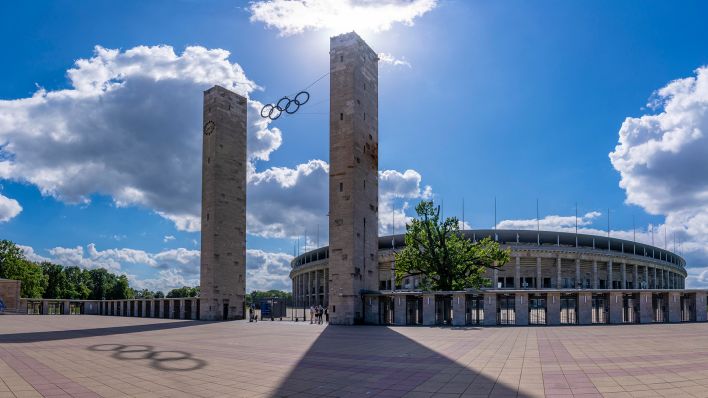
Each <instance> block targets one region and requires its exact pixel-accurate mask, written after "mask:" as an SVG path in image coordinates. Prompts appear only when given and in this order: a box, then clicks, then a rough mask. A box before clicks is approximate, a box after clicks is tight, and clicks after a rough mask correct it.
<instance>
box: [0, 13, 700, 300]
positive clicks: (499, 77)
mask: <svg viewBox="0 0 708 398" xmlns="http://www.w3.org/2000/svg"><path fill="white" fill-rule="evenodd" d="M306 2H307V3H308V6H309V7H310V8H309V12H308V13H306V14H303V13H301V12H300V11H299V9H298V7H297V6H298V5H299V4H301V3H300V2H296V3H295V4H293V3H288V2H284V1H280V0H278V1H274V2H261V1H257V2H253V3H248V2H238V1H153V2H131V1H122V2H107V1H105V2H88V1H80V2H77V1H55V2H43V3H34V2H20V3H17V2H16V3H3V4H1V5H0V44H1V46H0V47H1V48H2V49H3V51H4V57H3V59H4V60H5V61H6V62H2V63H0V76H2V77H0V79H1V82H2V84H0V143H1V145H2V151H1V152H0V178H1V180H0V184H1V185H2V189H1V190H0V195H2V200H0V219H2V220H4V221H3V222H0V237H2V238H7V239H11V240H13V241H16V242H17V243H19V244H21V245H23V246H25V247H26V251H27V252H28V253H31V255H32V256H35V257H34V258H37V259H40V258H49V259H52V260H54V261H58V262H61V263H64V264H69V265H71V264H77V265H81V266H84V267H95V266H107V267H110V268H112V269H114V270H116V271H118V272H125V273H127V274H129V275H130V276H131V279H132V280H133V281H134V285H136V286H140V287H148V288H161V289H164V288H168V287H172V286H177V285H179V284H181V283H193V282H195V281H196V280H198V242H199V232H198V228H195V226H194V225H193V224H191V225H190V224H189V222H190V220H192V221H193V220H194V217H198V212H197V213H195V210H194V209H197V210H198V206H199V203H198V201H196V200H194V198H198V189H199V181H198V173H195V170H196V171H198V166H199V165H198V164H197V163H198V161H199V160H200V159H199V157H200V151H199V144H200V139H201V138H200V134H199V133H200V131H199V128H200V125H201V120H200V118H201V113H200V112H201V110H200V108H199V101H200V98H201V90H203V89H205V88H206V87H208V86H209V85H211V84H215V83H220V84H225V83H229V84H234V88H235V89H237V90H240V89H244V90H246V91H245V92H244V93H247V94H248V95H249V97H250V98H251V99H252V100H253V101H259V102H260V103H267V102H270V101H274V100H275V99H277V98H279V97H280V96H282V95H285V94H288V93H292V92H293V91H296V90H298V89H300V88H303V87H306V86H307V85H309V84H310V83H311V82H312V81H314V80H315V79H316V78H317V77H319V76H321V75H322V74H323V73H325V72H326V71H327V70H328V60H329V56H328V46H329V41H328V37H329V36H331V35H333V34H336V33H339V32H341V31H346V30H350V29H351V28H354V29H356V30H357V32H359V33H360V34H361V35H362V36H363V37H364V39H365V40H367V42H368V43H369V44H370V45H371V47H372V48H373V49H374V50H375V51H377V52H380V53H385V54H386V56H385V57H384V56H382V59H386V60H388V62H384V61H382V62H381V63H380V66H379V68H380V70H379V80H380V92H379V115H380V125H379V131H380V152H379V160H380V168H381V170H382V172H383V171H388V172H385V173H384V174H383V175H382V182H381V194H380V195H381V201H382V206H381V208H382V212H381V213H382V214H381V217H382V220H385V222H382V225H381V231H382V232H384V231H390V229H391V226H390V222H389V219H390V212H391V209H392V206H395V207H396V208H397V209H398V210H397V211H398V212H400V211H401V208H402V207H403V206H405V204H406V203H407V204H408V206H409V207H408V208H407V210H405V212H406V214H407V216H411V215H412V209H411V207H412V206H413V205H414V204H415V203H416V202H417V201H418V200H420V199H421V198H427V197H432V198H434V199H435V200H437V201H440V202H444V206H445V213H446V214H447V215H458V216H459V215H460V213H461V207H462V198H464V200H465V216H466V217H465V218H466V221H467V223H468V224H470V225H471V226H472V227H475V228H477V227H481V228H488V227H491V226H492V225H493V223H494V219H493V216H494V213H493V201H494V197H495V196H496V198H497V204H498V221H499V222H500V227H509V228H511V227H528V225H529V220H531V219H534V218H535V217H536V214H535V212H536V199H538V200H539V201H540V211H541V218H544V222H543V227H545V228H547V229H561V230H562V229H564V228H570V227H571V224H572V227H573V228H574V222H575V221H574V217H573V216H574V214H575V204H576V203H577V204H578V207H579V212H580V214H581V216H582V217H581V227H582V228H583V229H586V230H587V231H588V232H593V231H597V230H606V228H607V210H608V209H610V215H611V228H612V230H613V234H615V236H623V237H631V235H632V227H633V220H634V224H635V225H636V227H637V229H638V236H639V239H644V240H648V239H650V238H649V236H650V234H649V232H648V228H649V225H650V224H651V225H654V226H655V227H654V228H655V229H656V230H657V231H658V232H657V233H656V234H655V235H656V237H655V239H656V241H657V242H658V243H657V244H659V245H663V243H662V242H663V228H664V227H665V228H666V229H667V230H668V233H667V235H668V236H669V240H670V243H669V246H670V247H671V246H673V240H672V236H673V235H674V234H675V235H676V236H677V240H678V241H679V242H681V248H680V250H681V252H682V253H683V254H684V256H685V257H686V258H687V259H688V261H689V265H690V266H691V267H692V268H691V269H690V270H689V273H690V275H691V276H690V278H689V285H690V286H704V285H708V272H706V271H708V250H707V249H706V247H707V246H706V245H707V244H708V239H706V238H705V237H704V236H705V235H706V234H705V232H708V214H706V213H705V212H706V211H705V209H706V208H708V170H707V169H708V161H707V160H705V159H708V158H707V157H704V156H703V155H708V144H707V143H706V138H705V137H703V133H702V131H704V130H708V116H706V115H708V112H706V109H708V83H702V82H705V81H706V80H707V79H708V71H706V70H705V69H701V67H703V66H705V65H708V40H707V39H708V24H706V23H705V16H706V15H708V5H706V3H705V2H698V1H696V2H681V3H680V4H677V3H675V2H659V1H642V2H630V1H628V2H616V1H596V2H563V1H538V2H522V1H510V2H486V1H438V2H435V1H433V0H416V1H411V2H406V1H396V0H391V1H390V2H388V3H387V4H386V8H379V9H374V8H376V7H377V6H376V5H374V6H372V5H371V4H369V5H361V4H358V2H356V1H353V0H352V1H344V2H339V3H338V4H339V7H340V9H342V10H343V12H342V15H336V14H332V12H331V11H328V10H330V9H328V8H327V7H323V5H325V6H326V3H328V1H326V0H321V1H316V0H307V1H306ZM362 7H363V8H362ZM366 7H369V8H366ZM286 8H287V11H288V12H286V13H284V14H283V13H278V12H277V11H282V10H284V9H286ZM95 46H101V47H102V48H104V49H113V50H117V51H116V52H115V53H113V55H110V54H108V53H104V55H103V56H99V55H100V54H99V53H98V52H95V51H96V50H94V47H95ZM139 46H147V47H139ZM153 46H171V47H172V51H173V54H172V55H170V54H167V53H165V52H164V51H160V50H158V49H159V48H162V49H163V50H164V49H165V48H166V47H159V48H158V47H153ZM189 46H192V48H199V49H202V50H203V51H201V50H200V51H196V52H195V54H197V56H195V57H191V58H188V57H185V56H184V52H185V50H186V49H187V47H189ZM135 48H143V50H140V51H137V50H135ZM131 49H132V50H133V53H136V52H139V53H140V54H139V55H136V56H129V55H128V54H130V51H131ZM218 49H223V50H226V51H228V52H229V55H228V56H225V55H224V56H219V55H218V54H222V55H223V53H217V50H218ZM91 59H93V60H94V61H95V62H93V63H88V64H89V65H91V66H90V67H89V66H83V67H82V66H81V65H80V64H78V63H77V64H75V62H76V61H77V60H91ZM195 59H196V60H195ZM395 60H398V61H400V62H398V63H396V62H393V61H395ZM155 61H159V62H157V63H156V62H155ZM185 64H189V65H191V67H192V68H185V69H179V68H180V67H183V66H184V65H185ZM126 65H127V66H126ZM165 65H168V66H165ZM169 65H176V66H174V67H175V68H177V69H178V70H179V71H180V72H178V73H177V74H176V75H171V74H170V73H171V72H170V71H171V69H170V68H171V67H172V66H169ZM195 66H198V67H199V68H202V69H203V70H204V71H206V72H204V73H203V74H199V73H197V72H194V71H193V70H194V68H193V67H195ZM72 68H73V69H76V70H78V71H79V72H78V73H76V74H75V75H74V76H75V80H74V81H72V80H71V75H70V74H69V73H68V72H67V71H68V70H70V69H72ZM199 68H197V69H199ZM224 68H226V69H227V71H226V72H225V71H224V70H225V69H224ZM202 69H199V70H202ZM96 70H99V71H103V72H105V71H110V72H111V73H115V74H116V75H115V76H110V78H111V79H113V80H110V81H108V83H106V82H104V83H106V84H109V85H110V83H111V82H113V81H114V80H115V81H119V82H120V84H119V85H116V86H111V87H109V88H106V87H103V88H100V87H99V88H95V87H94V88H84V89H78V88H77V85H79V84H82V83H81V82H89V83H90V82H93V81H94V80H95V79H98V78H100V77H102V76H105V74H103V75H102V74H101V73H98V72H96ZM97 76H98V77H97ZM692 79H693V80H692ZM99 80H100V79H99ZM673 81H677V82H678V83H677V84H671V82H673ZM38 87H41V88H42V90H44V92H43V93H44V94H41V95H39V97H37V94H36V93H37V91H38V90H39V88H38ZM662 89H664V91H663V94H662V92H660V91H658V90H662ZM62 90H64V91H62ZM66 90H69V91H72V92H71V93H67V91H66ZM82 90H83V91H82ZM310 91H311V94H312V98H311V102H310V103H309V104H308V105H306V106H305V107H304V108H303V110H302V111H301V112H298V114H296V115H294V116H290V117H284V118H281V119H279V120H278V121H277V122H273V123H270V124H267V123H265V124H263V123H261V125H254V126H253V131H254V132H255V131H260V132H261V133H263V134H262V135H261V136H260V137H259V138H257V139H258V147H259V148H263V151H262V152H261V153H260V154H253V156H252V165H253V167H254V169H253V173H254V174H253V175H252V179H251V184H253V189H252V190H250V191H249V192H252V193H249V200H250V203H249V205H250V206H251V210H249V231H251V234H250V235H249V237H248V248H249V257H248V261H249V289H254V288H258V289H261V288H267V287H277V288H289V284H288V281H287V262H288V260H289V256H290V255H292V253H293V249H294V246H293V245H294V242H295V240H296V239H297V236H304V235H305V233H306V231H307V235H308V237H309V241H308V245H309V247H312V246H313V245H315V244H316V240H317V238H316V233H315V231H316V230H317V228H318V225H319V230H320V244H324V243H325V242H326V222H327V221H326V185H325V184H326V167H327V165H326V162H327V160H328V159H327V158H328V148H327V145H328V139H327V137H328V130H327V129H328V120H327V117H328V116H327V111H328V102H327V97H328V92H329V87H328V81H327V79H326V78H325V79H323V80H322V81H320V82H319V83H317V84H316V85H315V86H313V87H312V89H311V90H310ZM77 93H78V94H80V95H76V94H77ZM82 93H83V94H82ZM33 95H34V96H35V99H34V100H33V99H32V98H31V97H32V96H33ZM43 95H45V97H42V96H43ZM52 95H54V97H52ZM135 96H142V97H141V98H148V99H149V100H145V101H140V100H136V98H137V97H135ZM33 101H34V102H33ZM253 104H254V105H253V106H254V109H256V108H255V107H256V106H257V105H256V103H255V102H254V103H253ZM648 104H655V106H653V107H650V106H648ZM686 104H688V105H686ZM97 109H100V111H98V110H97ZM627 118H630V119H627ZM253 119H254V121H252V122H253V123H255V119H256V118H253ZM249 128H250V126H249ZM621 131H624V132H625V135H624V137H625V138H624V139H623V138H622V137H623V136H622V135H621V133H620V132H621ZM682 132H683V133H682ZM686 132H688V133H686ZM254 134H255V133H254ZM706 134H708V131H707V132H706ZM618 141H619V142H620V148H619V149H616V146H617V145H618ZM251 144H252V142H250V141H249V145H251ZM151 146H159V147H160V149H159V150H157V152H156V155H155V156H154V157H153V156H146V154H148V153H150V152H149V151H148V149H147V148H150V147H151ZM254 147H255V146H254ZM195 148H196V150H195ZM657 148H658V149H657ZM610 153H614V155H613V157H612V158H611V157H610V156H609V155H610ZM77 170H79V171H80V172H78V174H76V175H74V174H72V173H75V172H77ZM406 170H410V171H409V172H406ZM194 176H197V178H192V177H194ZM621 180H622V181H623V182H622V186H620V181H621ZM428 187H429V188H428ZM250 188H251V187H250V186H249V189H250ZM431 195H432V196H431ZM20 207H21V211H20V210H19V208H20ZM385 213H388V214H385ZM274 217H277V222H274V221H273V220H274ZM398 218H399V220H400V221H399V223H398V226H397V229H398V230H401V229H402V227H403V225H402V222H403V220H402V219H403V217H402V215H401V216H399V217H398ZM533 224H534V225H535V221H534V222H533ZM300 240H301V243H302V242H303V241H304V239H300ZM303 249H304V244H303V247H302V248H301V250H303Z"/></svg>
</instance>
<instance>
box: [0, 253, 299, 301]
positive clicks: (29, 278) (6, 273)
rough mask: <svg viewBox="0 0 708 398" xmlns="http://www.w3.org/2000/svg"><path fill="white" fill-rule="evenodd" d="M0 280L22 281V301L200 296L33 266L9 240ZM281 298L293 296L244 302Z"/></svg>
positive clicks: (101, 273)
mask: <svg viewBox="0 0 708 398" xmlns="http://www.w3.org/2000/svg"><path fill="white" fill-rule="evenodd" d="M0 278H4V279H15V280H19V281H21V282H22V292H21V296H22V297H24V298H45V299H74V300H123V299H134V298H135V299H152V298H164V297H167V298H178V297H199V286H197V287H188V286H183V287H180V288H177V289H172V290H170V291H169V292H168V293H167V295H165V294H164V293H163V292H161V291H151V290H147V289H143V290H137V289H133V288H132V287H130V284H129V283H128V278H127V277H126V276H125V275H116V274H114V273H111V272H109V271H108V270H106V269H105V268H97V269H90V270H89V269H83V268H80V267H76V266H70V267H65V266H62V265H58V264H53V263H51V262H46V261H45V262H41V263H36V262H33V261H30V260H28V259H26V258H25V256H24V253H23V251H22V249H21V248H20V247H18V246H17V245H16V244H15V243H13V242H11V241H9V240H0ZM271 297H277V298H284V299H285V300H286V301H287V303H288V305H291V304H292V294H291V293H289V292H284V291H281V290H269V291H266V292H262V291H257V290H256V291H253V292H251V293H249V294H248V295H247V296H246V301H247V302H248V303H249V304H250V303H258V302H259V301H260V300H261V299H262V298H271Z"/></svg>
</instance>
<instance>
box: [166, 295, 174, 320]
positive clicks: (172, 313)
mask: <svg viewBox="0 0 708 398" xmlns="http://www.w3.org/2000/svg"><path fill="white" fill-rule="evenodd" d="M169 303H170V309H169V311H170V313H169V314H167V318H169V319H174V314H175V300H174V299H172V300H169Z"/></svg>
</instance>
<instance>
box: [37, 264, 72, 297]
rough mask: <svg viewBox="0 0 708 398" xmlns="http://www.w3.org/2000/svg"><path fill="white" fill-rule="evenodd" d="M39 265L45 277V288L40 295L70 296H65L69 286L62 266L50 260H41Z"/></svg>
mask: <svg viewBox="0 0 708 398" xmlns="http://www.w3.org/2000/svg"><path fill="white" fill-rule="evenodd" d="M40 266H41V267H42V273H44V276H46V277H47V289H46V290H45V291H44V295H43V296H42V297H44V298H46V299H60V298H70V297H66V293H67V290H69V286H68V282H67V280H66V274H65V273H64V267H62V266H61V265H58V264H52V263H50V262H43V263H41V264H40Z"/></svg>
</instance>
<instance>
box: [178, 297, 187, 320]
mask: <svg viewBox="0 0 708 398" xmlns="http://www.w3.org/2000/svg"><path fill="white" fill-rule="evenodd" d="M186 301H187V300H185V299H179V319H184V303H185V302H186Z"/></svg>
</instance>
